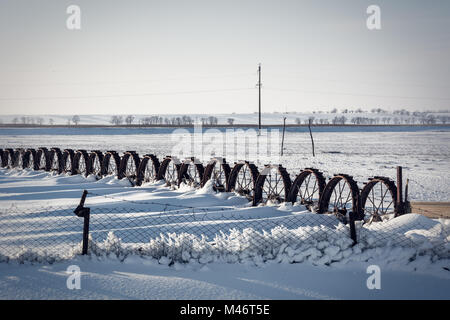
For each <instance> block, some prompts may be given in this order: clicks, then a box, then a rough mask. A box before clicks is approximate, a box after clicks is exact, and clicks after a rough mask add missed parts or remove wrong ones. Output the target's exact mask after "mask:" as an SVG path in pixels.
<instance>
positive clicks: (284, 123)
mask: <svg viewBox="0 0 450 320" xmlns="http://www.w3.org/2000/svg"><path fill="white" fill-rule="evenodd" d="M285 130H286V117H284V119H283V137H282V139H281V156H283V150H284V132H285Z"/></svg>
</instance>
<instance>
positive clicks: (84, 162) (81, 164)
mask: <svg viewBox="0 0 450 320" xmlns="http://www.w3.org/2000/svg"><path fill="white" fill-rule="evenodd" d="M72 167H73V171H74V172H75V174H80V175H82V176H84V177H87V176H88V175H89V174H90V173H91V165H90V162H89V154H88V153H87V151H86V150H77V151H76V152H75V157H74V158H73V164H72Z"/></svg>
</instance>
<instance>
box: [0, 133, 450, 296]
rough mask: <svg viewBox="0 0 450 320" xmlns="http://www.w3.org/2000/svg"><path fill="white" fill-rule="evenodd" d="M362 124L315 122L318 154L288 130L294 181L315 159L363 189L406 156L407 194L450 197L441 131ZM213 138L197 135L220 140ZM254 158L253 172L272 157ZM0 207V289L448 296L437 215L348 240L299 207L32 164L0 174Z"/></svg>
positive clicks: (128, 142)
mask: <svg viewBox="0 0 450 320" xmlns="http://www.w3.org/2000/svg"><path fill="white" fill-rule="evenodd" d="M372 130H373V131H372V132H362V130H361V129H359V130H358V128H351V129H349V128H347V129H345V130H342V129H341V130H339V129H334V130H333V129H326V130H316V131H315V132H314V138H315V145H316V157H315V158H313V157H312V156H311V145H310V140H309V139H310V138H309V133H308V132H306V131H305V130H304V129H302V130H298V129H297V130H289V131H288V133H287V135H286V139H285V155H284V156H283V157H282V158H278V156H276V157H275V159H276V163H278V162H280V163H282V164H283V165H284V166H285V167H286V168H287V169H288V172H289V173H290V175H291V179H293V178H294V177H295V174H296V173H297V172H298V171H299V170H300V169H301V168H304V167H311V166H312V167H316V168H319V169H321V170H323V171H324V172H325V174H326V175H327V176H331V175H332V174H333V173H349V174H352V175H353V176H354V177H355V178H356V180H357V181H358V183H359V186H360V187H362V182H363V181H366V180H367V178H368V177H370V176H373V175H386V176H390V177H392V178H394V177H395V167H396V166H397V165H402V166H403V167H404V168H405V170H404V174H405V176H406V177H407V178H409V179H410V186H409V188H410V194H409V195H410V198H412V199H414V200H426V201H430V200H440V201H448V200H449V199H448V198H449V197H448V193H449V190H450V182H449V181H450V180H449V178H450V173H449V170H448V169H449V167H450V166H449V164H450V160H449V159H450V130H447V129H437V128H428V129H422V130H420V129H417V128H415V129H410V130H408V129H407V128H402V129H400V130H399V128H392V129H389V128H387V129H385V130H380V128H373V129H372ZM221 135H222V133H221V132H215V133H206V134H205V135H204V136H203V139H204V142H206V143H207V144H208V143H209V142H211V141H214V139H215V146H216V147H217V146H220V145H221V143H220V136H221ZM186 137H189V133H188V132H184V133H172V130H169V129H158V130H156V129H119V128H116V129H115V128H112V129H70V130H68V129H56V128H55V129H0V142H1V146H2V147H3V148H5V147H39V146H48V147H61V148H66V147H71V148H74V149H88V150H92V149H100V150H111V149H112V150H117V151H126V150H136V151H137V152H139V153H140V154H145V153H154V154H156V155H158V156H159V157H160V158H162V157H164V156H165V155H169V154H173V152H174V151H173V147H174V146H175V145H176V144H179V143H180V141H183V139H185V138H186ZM213 145H214V144H213ZM249 148H250V149H251V148H252V144H250V146H249ZM217 150H218V149H217V148H216V155H218V154H217ZM184 156H187V154H185V155H184ZM241 156H242V157H241ZM236 157H237V158H241V159H242V158H245V154H237V155H236ZM207 160H208V159H207V157H205V158H203V161H204V162H206V161H207ZM257 160H258V161H257V164H258V166H259V167H260V168H261V166H262V165H263V164H265V163H268V162H269V161H270V160H273V158H272V159H269V157H261V158H260V159H257ZM83 189H87V190H89V192H90V195H89V196H88V199H87V202H86V204H87V206H89V207H90V208H91V210H92V213H91V235H92V242H91V246H90V252H91V255H90V256H88V257H82V256H80V255H79V253H80V240H81V234H82V219H81V220H80V218H77V217H75V216H74V214H73V208H75V207H76V205H77V204H78V202H79V198H80V195H81V193H82V190H83ZM164 203H166V204H167V203H168V204H170V205H172V206H189V207H191V208H193V209H186V208H185V207H170V206H167V205H161V204H164ZM0 207H1V208H2V210H0V229H1V230H0V231H1V234H2V237H1V241H0V249H1V250H3V251H1V252H0V260H1V261H3V262H1V263H0V288H1V290H0V298H1V299H11V298H17V299H30V298H33V299H55V298H56V299H64V298H70V299H74V298H82V299H141V298H142V299H378V298H381V299H417V298H422V299H449V298H450V296H449V292H450V282H449V281H450V280H449V279H450V276H449V271H448V270H449V269H450V263H449V259H448V258H449V247H448V240H449V232H450V230H449V223H448V220H445V219H438V220H432V219H428V218H425V217H423V216H420V215H417V214H410V215H406V216H402V217H399V218H395V219H392V220H389V221H385V222H383V223H378V224H374V225H372V226H368V227H361V226H358V232H357V234H358V244H357V245H356V246H353V247H352V241H351V239H349V229H348V225H343V224H341V223H340V222H339V221H338V220H336V218H335V217H334V216H332V215H318V214H312V213H309V211H307V210H306V208H305V207H303V206H301V205H295V206H291V205H280V206H266V207H251V206H249V203H248V202H247V200H246V199H245V198H243V197H240V196H237V195H236V194H234V193H219V194H216V193H215V192H213V191H212V189H211V186H208V185H207V186H205V187H204V188H202V189H198V190H196V189H191V188H189V187H183V188H181V189H179V190H170V189H168V188H167V187H165V186H163V185H162V184H161V183H156V184H147V185H144V186H141V187H131V186H130V185H129V183H128V181H126V180H117V179H116V178H115V177H112V176H109V177H104V178H103V179H101V180H98V181H97V180H96V179H95V177H93V176H90V177H87V178H84V177H82V176H79V175H78V176H69V175H66V174H61V175H56V174H54V173H48V172H43V171H31V170H29V169H25V170H17V169H12V170H9V169H8V170H7V169H1V170H0ZM62 208H65V209H62ZM230 229H233V230H230ZM220 231H223V233H222V232H220ZM205 237H206V238H205ZM211 240H213V241H212V242H211ZM43 248H44V249H46V250H44V251H45V252H42V249H43ZM5 261H9V262H5ZM49 262H50V263H51V264H49ZM19 263H20V264H19ZM73 264H75V265H78V266H79V267H80V268H81V272H82V277H81V288H82V289H81V290H69V289H67V287H66V285H65V283H66V282H65V281H66V279H67V276H68V274H67V273H66V272H65V270H66V269H67V267H68V266H69V265H73ZM370 265H377V266H379V267H380V268H381V272H382V280H381V281H382V282H381V290H369V289H368V288H367V285H366V280H367V278H368V276H369V274H367V272H366V269H367V267H368V266H370Z"/></svg>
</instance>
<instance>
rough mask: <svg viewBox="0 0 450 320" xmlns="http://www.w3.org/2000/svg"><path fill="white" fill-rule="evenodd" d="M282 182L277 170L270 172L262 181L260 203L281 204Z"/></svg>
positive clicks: (282, 197)
mask: <svg viewBox="0 0 450 320" xmlns="http://www.w3.org/2000/svg"><path fill="white" fill-rule="evenodd" d="M284 191H285V190H284V182H283V177H282V176H281V174H280V173H279V172H278V170H273V169H272V170H270V172H269V173H268V174H267V175H266V178H265V179H264V184H263V187H262V201H263V202H264V203H268V202H269V201H270V202H272V203H281V202H283V201H284V195H283V194H284Z"/></svg>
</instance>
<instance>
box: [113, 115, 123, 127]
mask: <svg viewBox="0 0 450 320" xmlns="http://www.w3.org/2000/svg"><path fill="white" fill-rule="evenodd" d="M111 123H112V124H113V125H115V126H118V125H121V124H122V123H123V117H122V116H112V117H111Z"/></svg>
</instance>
